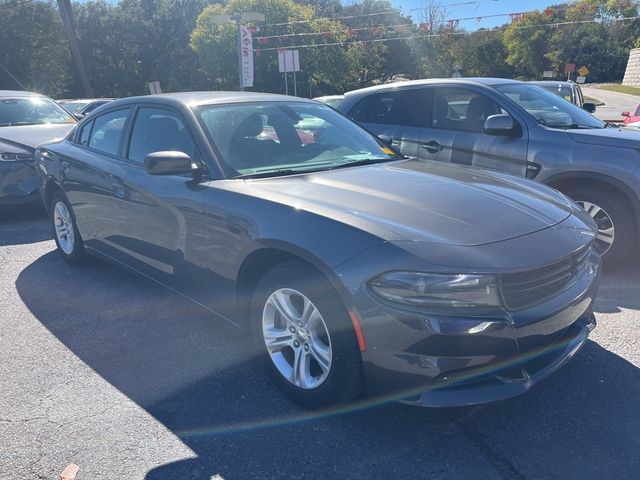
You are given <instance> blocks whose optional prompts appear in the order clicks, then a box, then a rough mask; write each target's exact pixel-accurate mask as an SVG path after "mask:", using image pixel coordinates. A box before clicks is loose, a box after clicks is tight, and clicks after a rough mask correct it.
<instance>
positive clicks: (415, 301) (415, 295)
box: [368, 272, 502, 315]
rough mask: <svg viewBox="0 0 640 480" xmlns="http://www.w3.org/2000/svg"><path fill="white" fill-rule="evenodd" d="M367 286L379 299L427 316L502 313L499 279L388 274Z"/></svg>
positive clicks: (484, 276)
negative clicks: (419, 311)
mask: <svg viewBox="0 0 640 480" xmlns="http://www.w3.org/2000/svg"><path fill="white" fill-rule="evenodd" d="M368 285H369V288H370V289H371V291H373V293H374V294H376V295H377V296H378V297H380V298H381V299H382V300H385V301H387V302H392V303H396V304H401V305H406V306H409V307H414V308H416V307H417V308H419V309H421V310H425V311H428V312H430V313H441V314H445V315H456V314H467V315H469V314H471V315H483V314H490V313H496V312H499V311H501V310H502V302H501V301H500V293H499V290H498V278H497V277H496V276H493V275H462V274H461V275H455V274H454V275H442V274H433V273H420V272H388V273H385V274H382V275H380V276H378V277H375V278H374V279H372V280H370V281H369V283H368Z"/></svg>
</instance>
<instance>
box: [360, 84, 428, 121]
mask: <svg viewBox="0 0 640 480" xmlns="http://www.w3.org/2000/svg"><path fill="white" fill-rule="evenodd" d="M427 94H428V93H427V92H426V90H425V89H415V88H414V89H407V90H397V91H393V92H383V93H379V94H378V95H376V96H375V98H374V99H373V103H372V104H371V108H370V109H369V114H368V115H367V122H368V123H379V124H384V125H402V126H405V127H421V126H423V125H424V119H423V118H424V112H425V110H424V108H421V106H422V105H423V104H424V103H425V96H426V95H427Z"/></svg>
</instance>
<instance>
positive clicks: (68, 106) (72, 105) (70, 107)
mask: <svg viewBox="0 0 640 480" xmlns="http://www.w3.org/2000/svg"><path fill="white" fill-rule="evenodd" d="M87 104H88V102H65V103H61V104H60V105H62V108H64V109H65V110H66V111H67V112H69V113H71V114H74V113H76V112H77V111H78V110H80V109H81V108H82V107H84V106H85V105H87Z"/></svg>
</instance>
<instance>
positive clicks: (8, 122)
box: [0, 97, 75, 127]
mask: <svg viewBox="0 0 640 480" xmlns="http://www.w3.org/2000/svg"><path fill="white" fill-rule="evenodd" d="M46 123H56V124H60V123H75V120H74V119H73V117H71V116H70V115H69V113H67V112H66V111H65V110H64V109H63V108H62V107H60V106H59V105H58V104H57V103H55V102H54V101H53V100H49V99H48V98H42V97H27V98H2V99H0V127H12V126H17V125H42V124H46Z"/></svg>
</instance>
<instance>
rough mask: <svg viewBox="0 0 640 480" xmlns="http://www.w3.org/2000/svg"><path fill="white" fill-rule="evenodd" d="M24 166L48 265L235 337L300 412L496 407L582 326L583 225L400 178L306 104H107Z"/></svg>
mask: <svg viewBox="0 0 640 480" xmlns="http://www.w3.org/2000/svg"><path fill="white" fill-rule="evenodd" d="M302 122H303V123H304V126H305V129H306V130H307V131H308V132H309V133H310V134H311V133H312V134H313V135H310V136H309V137H308V138H307V141H308V142H309V143H305V140H304V139H303V138H301V136H300V135H299V128H300V127H299V125H300V124H301V123H302ZM265 129H269V132H268V133H267V134H264V131H265ZM311 130H313V131H311ZM273 135H275V136H276V138H277V141H276V140H274V138H273ZM37 162H38V171H39V172H40V191H41V194H42V198H43V200H44V202H45V204H46V206H47V210H48V211H49V213H50V217H51V225H52V228H53V231H54V233H55V239H56V243H57V246H58V250H59V252H60V254H61V255H62V257H63V258H64V259H65V260H66V261H68V262H69V263H73V264H76V263H79V262H81V261H82V260H83V258H84V255H85V254H86V253H91V254H95V255H97V256H100V257H102V258H105V259H108V260H110V261H113V262H115V263H117V264H119V265H121V266H127V267H129V268H131V269H133V270H136V271H138V272H140V273H142V274H144V275H145V276H147V277H149V278H152V279H154V280H156V281H157V282H160V283H162V284H165V285H168V286H170V287H171V288H172V289H174V290H175V291H178V292H180V293H181V294H183V295H185V296H186V297H188V298H190V299H192V300H194V301H196V302H198V303H199V304H200V305H205V306H207V307H208V308H209V309H211V310H213V311H215V312H217V313H219V314H220V316H221V318H224V319H227V320H228V321H229V322H231V323H233V324H234V325H236V326H242V327H245V329H246V330H245V331H246V332H247V333H248V334H252V335H253V336H254V338H255V340H256V346H257V347H258V348H259V354H260V355H261V356H262V357H263V359H264V362H265V364H266V366H267V367H268V368H269V370H270V372H271V374H272V376H273V378H274V380H275V382H276V384H277V385H278V386H279V387H280V388H282V389H283V390H284V391H285V392H286V393H287V394H288V395H289V396H291V398H293V399H294V400H295V401H297V402H298V403H300V404H302V405H305V406H310V407H318V406H326V405H331V404H335V403H341V402H347V401H349V400H351V399H353V398H355V397H356V396H357V395H359V394H360V393H361V392H363V390H365V389H367V390H368V392H369V393H371V394H374V395H384V396H388V395H394V396H395V397H396V398H401V399H403V400H405V401H408V402H411V403H414V404H417V405H427V406H440V407H445V406H455V405H471V404H477V403H485V402H489V401H494V400H500V399H505V398H509V397H513V396H515V395H519V394H521V393H524V392H526V391H527V390H529V388H531V386H532V385H534V384H535V383H537V382H539V381H540V380H542V379H543V378H545V377H546V376H548V375H549V374H551V373H552V372H553V371H555V370H557V369H558V368H560V367H561V366H562V365H564V364H565V363H566V361H567V360H568V359H569V358H571V357H572V356H573V355H574V354H575V353H576V351H577V350H578V349H579V348H580V347H581V346H582V345H583V344H584V343H585V342H586V340H587V335H588V334H589V332H590V330H591V329H592V328H593V327H594V326H595V319H594V317H593V314H592V307H593V302H594V299H595V295H596V291H597V287H598V277H599V262H600V256H599V254H598V253H597V252H596V251H595V249H594V248H593V244H594V239H595V236H596V233H597V228H596V226H595V224H594V222H593V220H592V219H591V218H590V217H589V216H588V215H587V214H586V213H585V212H584V210H582V209H581V208H579V207H578V206H577V205H575V204H574V203H573V202H571V201H569V200H568V199H567V198H566V197H564V196H563V195H562V194H560V193H559V192H556V191H555V190H553V189H550V188H547V187H544V186H542V185H539V184H536V183H534V182H531V181H529V180H526V179H518V178H515V177H511V176H508V175H503V174H499V173H496V172H488V171H486V172H483V171H479V170H476V169H472V168H457V167H452V166H450V165H444V164H437V163H426V162H420V161H417V160H407V159H403V158H402V157H400V156H398V155H396V154H395V153H394V152H393V151H392V150H391V149H389V148H388V147H387V146H385V145H384V143H383V142H381V141H379V140H378V139H377V138H376V137H374V136H373V135H371V134H370V133H368V132H366V131H365V130H364V129H362V128H361V127H359V126H358V125H357V124H356V123H354V122H352V121H350V120H349V119H347V118H346V117H345V116H343V115H341V114H339V113H338V112H336V111H335V110H333V109H332V108H330V107H328V106H326V105H321V104H319V103H318V102H314V101H310V100H303V99H300V98H292V97H285V96H280V95H266V94H256V93H238V92H230V93H225V92H211V93H207V92H200V93H181V94H178V93H176V94H168V95H162V96H154V95H151V96H144V97H137V98H128V99H123V100H118V101H115V102H113V103H112V104H110V105H107V106H105V107H104V108H103V109H101V110H100V111H99V112H96V113H95V114H93V115H91V116H89V117H87V118H85V119H84V120H83V121H82V122H81V123H80V124H79V125H78V128H76V130H75V131H74V132H73V134H72V135H70V136H69V137H68V138H66V139H65V140H62V141H60V142H57V143H50V144H47V145H44V146H42V147H41V148H40V149H39V151H38V154H37ZM387 398H388V397H387Z"/></svg>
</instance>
